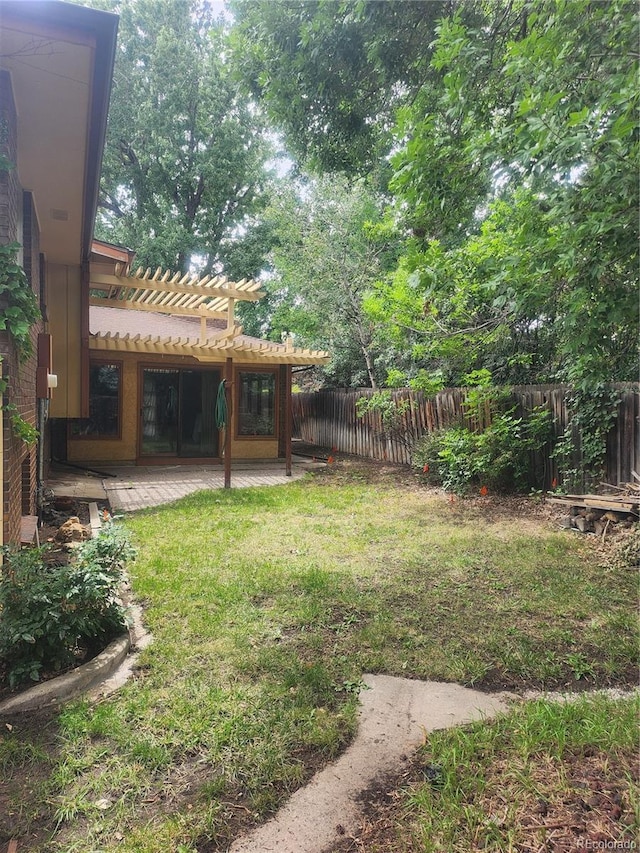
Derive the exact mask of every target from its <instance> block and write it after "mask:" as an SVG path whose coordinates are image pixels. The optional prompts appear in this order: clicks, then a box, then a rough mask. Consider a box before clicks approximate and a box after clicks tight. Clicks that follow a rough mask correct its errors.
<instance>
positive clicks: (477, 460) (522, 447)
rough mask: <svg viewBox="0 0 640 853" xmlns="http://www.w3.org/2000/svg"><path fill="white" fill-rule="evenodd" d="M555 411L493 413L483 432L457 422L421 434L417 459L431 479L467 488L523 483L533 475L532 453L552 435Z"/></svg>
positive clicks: (458, 488) (459, 489) (510, 486)
mask: <svg viewBox="0 0 640 853" xmlns="http://www.w3.org/2000/svg"><path fill="white" fill-rule="evenodd" d="M550 428H551V416H550V413H549V412H548V411H547V410H546V409H536V410H534V411H533V412H532V414H531V416H530V417H529V418H527V419H526V420H525V419H523V418H516V417H515V416H514V414H513V410H511V411H508V412H505V413H503V414H497V415H495V416H494V417H493V420H492V422H491V424H490V425H489V426H488V427H486V428H485V429H484V430H483V431H482V432H474V431H472V430H470V429H467V428H466V427H453V428H450V429H446V430H440V431H438V432H434V433H430V434H428V435H425V436H423V437H422V438H420V439H419V440H418V442H417V443H416V446H415V448H414V453H413V464H414V466H415V467H416V468H417V469H418V470H422V471H423V473H424V474H425V476H426V478H427V480H428V482H431V483H436V484H441V485H442V486H444V488H445V489H448V490H450V491H453V492H458V493H464V492H468V491H469V490H471V489H472V488H474V487H481V486H486V487H487V488H489V489H492V490H497V491H502V490H508V489H514V488H515V489H521V488H523V487H525V486H526V485H527V481H528V479H529V475H530V454H531V452H532V451H535V450H538V449H540V448H541V447H542V445H543V444H544V443H545V442H546V441H547V440H548V438H549V435H550Z"/></svg>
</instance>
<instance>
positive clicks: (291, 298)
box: [265, 176, 398, 388]
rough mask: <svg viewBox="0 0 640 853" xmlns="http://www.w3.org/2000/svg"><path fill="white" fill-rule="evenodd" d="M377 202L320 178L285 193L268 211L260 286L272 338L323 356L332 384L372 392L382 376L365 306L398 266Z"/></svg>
mask: <svg viewBox="0 0 640 853" xmlns="http://www.w3.org/2000/svg"><path fill="white" fill-rule="evenodd" d="M381 209H382V203H381V201H380V199H379V198H377V197H376V196H375V195H374V194H373V193H372V192H371V191H369V190H368V189H367V188H366V186H365V185H364V184H363V183H362V182H356V183H355V184H351V183H349V182H348V181H347V180H346V179H344V178H339V177H335V176H334V177H328V176H325V177H323V178H320V179H313V180H307V181H306V182H304V183H302V184H299V185H298V187H295V186H291V185H289V186H283V188H282V190H281V192H280V193H279V194H278V196H277V197H276V198H275V199H274V201H273V204H272V206H271V208H270V209H269V211H268V212H267V220H268V221H270V222H272V223H273V226H274V228H275V231H276V236H277V243H276V246H275V248H274V250H273V252H272V265H273V274H272V277H271V279H270V280H269V279H268V280H267V281H266V282H265V288H266V290H267V293H268V296H267V299H268V300H269V302H268V303H267V304H268V305H269V307H270V309H271V315H270V317H269V318H268V324H269V331H270V333H271V335H272V336H275V337H279V336H280V335H281V334H282V333H283V332H294V333H295V336H296V339H297V341H298V342H300V343H301V344H304V345H307V346H313V347H319V348H323V349H328V350H329V352H330V353H331V354H332V357H333V358H332V361H331V363H330V364H329V365H328V366H327V367H326V368H325V369H324V374H325V381H326V383H327V384H330V385H334V386H335V385H337V386H348V385H351V384H354V385H371V386H372V387H374V388H375V387H376V385H377V384H378V382H379V380H380V378H381V375H380V374H381V370H380V367H379V365H378V363H377V361H378V357H379V355H380V353H379V351H378V349H377V347H376V345H375V341H374V329H373V326H372V324H371V322H370V321H369V319H368V318H367V316H366V315H365V312H364V310H363V299H364V297H365V295H366V293H367V292H368V291H369V290H370V288H372V287H373V284H374V282H375V281H376V280H377V279H378V278H379V277H380V276H382V275H384V274H385V273H386V272H387V271H388V270H389V269H390V268H391V267H392V265H393V264H394V263H395V259H396V255H397V248H398V244H397V238H396V236H395V235H394V234H393V232H390V231H389V229H386V228H384V226H383V225H382V224H381V220H382V216H381Z"/></svg>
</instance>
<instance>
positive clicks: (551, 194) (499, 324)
mask: <svg viewBox="0 0 640 853" xmlns="http://www.w3.org/2000/svg"><path fill="white" fill-rule="evenodd" d="M488 9H489V14H488V15H487V17H486V19H485V20H484V22H483V24H482V26H477V25H471V24H470V23H469V19H468V18H467V19H465V16H464V14H463V13H462V12H459V13H457V14H454V15H452V16H451V17H450V18H448V19H446V20H443V21H442V22H441V24H440V25H439V27H438V38H437V41H436V43H435V46H434V52H433V57H432V59H431V67H432V69H433V70H434V71H435V72H437V74H438V75H439V77H438V78H436V77H435V76H432V77H431V78H430V79H431V82H430V86H429V87H428V88H425V89H424V90H423V91H421V92H420V93H419V95H418V96H417V97H416V99H415V101H414V102H413V104H412V105H410V106H407V107H405V108H404V109H403V110H402V112H401V115H400V119H401V120H400V122H399V125H398V143H399V150H398V153H397V154H396V155H395V157H394V160H393V166H394V170H395V174H394V179H393V180H392V183H391V188H392V191H393V192H394V193H395V198H396V203H397V207H398V210H399V211H406V213H404V214H403V215H404V217H405V221H406V222H407V224H408V225H409V226H410V227H411V229H412V231H413V237H412V238H411V239H410V240H409V242H408V244H407V252H406V253H405V255H404V257H403V259H402V263H401V264H400V267H399V271H398V274H397V275H396V276H395V278H394V279H393V280H392V282H390V284H389V285H388V287H387V288H383V289H382V290H381V291H380V293H379V302H378V304H377V305H376V303H375V301H374V303H373V305H372V310H373V311H374V312H377V317H378V318H382V317H383V315H384V316H390V317H391V318H394V319H392V326H393V325H394V324H395V334H396V345H398V346H401V339H404V342H405V346H406V345H408V346H409V347H412V349H411V353H412V355H413V357H414V359H416V360H417V362H418V364H420V360H422V364H423V366H425V367H429V368H433V369H441V368H442V367H443V360H444V362H445V364H446V370H447V372H448V378H449V380H450V381H456V379H458V380H459V379H460V377H461V375H462V374H464V373H465V372H467V371H468V370H469V369H470V367H486V366H487V365H492V367H493V368H494V370H495V373H496V376H497V377H498V376H499V377H500V378H501V379H502V380H503V381H507V382H508V381H514V380H516V381H517V380H518V379H519V378H521V377H526V379H527V380H528V381H548V380H549V379H553V380H556V381H557V380H561V381H570V382H572V383H574V384H575V385H577V386H582V387H584V388H585V389H587V388H588V387H589V386H593V384H594V383H602V382H605V381H608V380H611V379H617V380H624V379H633V378H636V372H637V368H636V365H637V350H636V341H637V329H638V312H637V284H638V276H637V265H638V254H637V252H638V213H637V212H638V207H639V199H638V182H637V175H638V165H639V163H638V139H639V135H638V124H637V115H638V113H637V111H638V89H637V82H636V81H637V77H636V75H637V59H638V49H637V45H638V21H637V17H636V14H635V8H634V7H633V5H632V4H630V3H626V2H624V0H612V2H609V3H602V4H599V3H589V2H586V0H584V2H583V0H572V1H571V2H564V0H553V2H551V0H549V2H547V0H541V2H538V3H535V4H533V3H529V2H512V3H508V4H504V3H496V4H495V5H494V6H488ZM436 79H438V80H439V82H438V83H437V85H436V84H435V81H436ZM400 143H402V144H400ZM402 327H404V328H405V331H406V335H404V336H403V335H402V333H401V330H402ZM523 364H524V365H527V364H528V369H527V370H526V371H524V372H523V370H522V367H523ZM413 366H414V368H415V362H414V365H413Z"/></svg>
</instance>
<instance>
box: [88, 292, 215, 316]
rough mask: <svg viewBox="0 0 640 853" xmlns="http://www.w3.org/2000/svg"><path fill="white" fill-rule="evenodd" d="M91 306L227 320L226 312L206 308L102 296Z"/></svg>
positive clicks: (91, 303)
mask: <svg viewBox="0 0 640 853" xmlns="http://www.w3.org/2000/svg"><path fill="white" fill-rule="evenodd" d="M89 305H94V306H95V307H96V308H120V309H126V310H129V311H153V312H155V313H156V314H170V315H173V316H176V317H177V316H180V317H210V318H211V319H212V320H226V319H227V312H226V311H214V310H211V309H210V308H207V307H205V306H200V307H199V308H176V307H175V306H172V305H161V304H149V303H146V302H130V301H129V300H125V299H108V298H106V297H102V296H91V297H89Z"/></svg>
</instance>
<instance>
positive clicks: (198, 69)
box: [91, 0, 270, 277]
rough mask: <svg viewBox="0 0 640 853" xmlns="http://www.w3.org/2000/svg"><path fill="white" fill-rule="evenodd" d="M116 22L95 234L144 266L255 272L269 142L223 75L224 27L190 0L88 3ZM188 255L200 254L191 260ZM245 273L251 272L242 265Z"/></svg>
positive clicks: (226, 71)
mask: <svg viewBox="0 0 640 853" xmlns="http://www.w3.org/2000/svg"><path fill="white" fill-rule="evenodd" d="M91 2H92V3H93V5H97V6H99V7H101V8H107V9H109V10H110V11H115V12H117V13H118V14H119V15H120V23H119V32H118V48H117V53H116V61H115V71H114V83H113V92H112V98H111V106H110V111H109V125H108V131H107V142H106V148H105V156H104V163H103V170H102V178H101V194H100V204H99V215H98V221H97V233H98V234H99V236H100V237H102V238H103V239H106V240H111V241H112V242H116V243H121V244H124V245H126V246H129V247H130V248H132V249H134V250H136V252H137V259H138V261H139V263H140V264H142V265H143V266H147V265H149V266H157V265H161V266H164V267H166V268H169V269H174V270H176V269H177V270H186V269H188V268H189V265H190V264H191V263H192V262H194V263H196V264H198V266H201V267H202V268H203V269H204V271H205V272H207V273H209V272H212V271H216V272H217V271H219V270H220V269H221V268H222V267H224V264H225V260H226V256H227V254H229V255H233V268H234V275H235V274H237V272H238V267H241V268H242V269H241V275H242V276H244V277H246V276H248V275H250V274H252V273H253V272H254V271H255V266H256V262H255V258H254V254H255V248H256V246H255V244H254V245H252V246H251V247H250V249H249V251H248V254H249V256H250V257H248V258H247V261H246V264H245V263H243V261H242V258H241V257H239V255H240V254H242V252H241V249H240V248H239V244H241V243H242V242H243V237H244V235H247V234H248V233H249V232H251V230H252V229H253V228H254V226H255V224H256V219H255V217H256V215H257V214H259V211H260V209H261V206H262V204H263V202H262V196H263V193H264V188H265V183H266V182H267V179H268V175H267V172H266V169H265V165H264V164H265V160H266V159H267V157H268V156H269V155H270V146H269V144H268V142H267V141H266V137H265V136H264V133H263V122H262V121H261V118H260V112H259V110H257V109H256V105H255V104H252V103H250V102H249V100H248V99H247V98H246V97H244V96H242V94H241V93H240V91H239V90H238V87H237V85H236V84H235V83H234V82H233V81H232V79H231V69H230V65H229V56H228V45H227V36H226V32H225V27H224V24H223V23H222V22H221V21H219V20H216V19H215V18H214V17H213V12H212V10H211V8H210V6H209V4H207V3H200V2H197V0H91ZM194 256H196V257H195V258H194ZM249 267H251V269H249Z"/></svg>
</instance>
